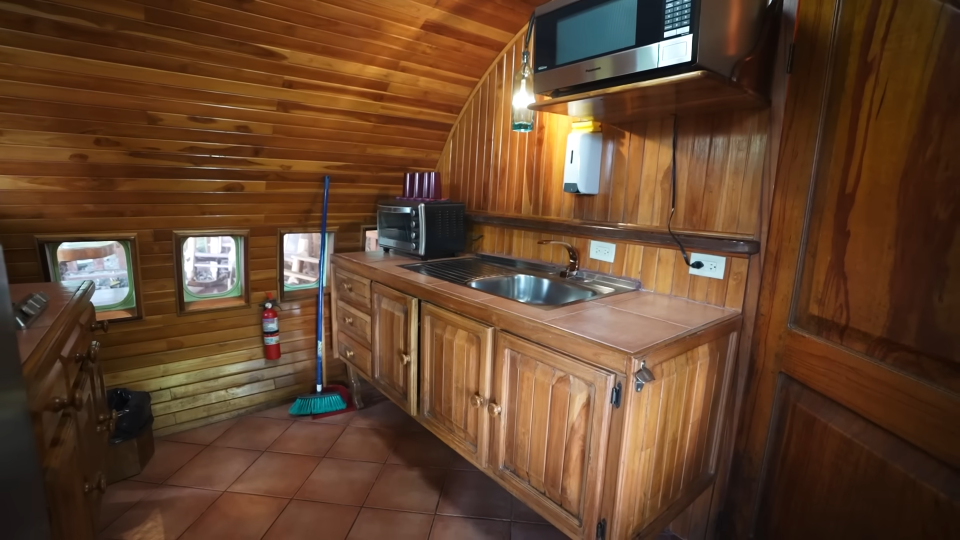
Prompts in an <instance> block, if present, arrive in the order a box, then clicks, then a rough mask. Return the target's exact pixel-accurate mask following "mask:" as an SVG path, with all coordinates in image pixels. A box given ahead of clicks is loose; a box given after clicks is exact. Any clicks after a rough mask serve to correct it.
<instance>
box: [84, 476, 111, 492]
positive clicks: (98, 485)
mask: <svg viewBox="0 0 960 540" xmlns="http://www.w3.org/2000/svg"><path fill="white" fill-rule="evenodd" d="M94 491H99V492H100V493H106V491H107V477H106V476H104V474H103V473H97V479H96V480H94V481H93V482H84V483H83V492H84V493H88V494H89V493H93V492H94Z"/></svg>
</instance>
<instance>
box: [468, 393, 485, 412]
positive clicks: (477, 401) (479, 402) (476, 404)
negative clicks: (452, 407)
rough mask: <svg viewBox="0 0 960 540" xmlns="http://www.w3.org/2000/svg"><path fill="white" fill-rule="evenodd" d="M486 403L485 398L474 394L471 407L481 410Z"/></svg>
mask: <svg viewBox="0 0 960 540" xmlns="http://www.w3.org/2000/svg"><path fill="white" fill-rule="evenodd" d="M484 401H486V400H485V399H483V396H481V395H480V394H474V395H473V397H471V398H470V406H472V407H473V408H474V409H479V408H480V407H483V403H484Z"/></svg>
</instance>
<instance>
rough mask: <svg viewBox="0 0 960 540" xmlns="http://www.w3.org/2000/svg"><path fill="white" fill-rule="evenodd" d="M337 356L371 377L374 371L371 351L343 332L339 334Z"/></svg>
mask: <svg viewBox="0 0 960 540" xmlns="http://www.w3.org/2000/svg"><path fill="white" fill-rule="evenodd" d="M337 356H339V357H340V359H341V360H344V361H346V362H349V363H350V364H352V365H353V366H354V367H355V368H357V369H358V370H360V371H361V372H362V373H363V374H364V375H366V376H367V377H369V376H370V372H371V369H372V364H371V357H372V355H371V354H370V349H368V348H367V347H364V346H363V345H362V344H361V343H360V342H358V341H357V340H355V339H353V338H352V337H350V336H349V335H347V334H345V333H343V332H340V333H338V334H337Z"/></svg>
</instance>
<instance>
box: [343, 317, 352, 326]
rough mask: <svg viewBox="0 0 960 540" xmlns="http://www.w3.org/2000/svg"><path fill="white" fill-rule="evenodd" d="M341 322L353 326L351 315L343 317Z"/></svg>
mask: <svg viewBox="0 0 960 540" xmlns="http://www.w3.org/2000/svg"><path fill="white" fill-rule="evenodd" d="M343 322H344V323H346V324H349V325H350V326H353V317H344V318H343Z"/></svg>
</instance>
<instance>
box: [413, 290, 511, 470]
mask: <svg viewBox="0 0 960 540" xmlns="http://www.w3.org/2000/svg"><path fill="white" fill-rule="evenodd" d="M420 336H421V337H420V349H421V355H420V371H421V386H420V418H421V419H422V420H423V422H424V423H425V424H427V425H428V426H430V427H431V428H433V430H434V432H435V433H437V435H438V436H439V437H440V438H441V439H443V441H444V442H446V443H447V444H449V445H451V446H454V447H456V448H457V449H458V450H460V452H462V453H464V454H467V455H469V456H470V457H472V458H473V459H474V460H475V461H476V462H477V463H478V464H480V466H485V465H486V459H487V434H488V433H487V424H488V420H487V418H488V416H487V414H486V402H487V398H488V396H489V395H490V375H491V370H492V367H493V362H492V358H491V355H492V354H493V327H490V326H487V325H485V324H481V323H479V322H476V321H473V320H470V319H467V318H465V317H461V316H460V315H457V314H455V313H451V312H449V311H447V310H445V309H440V308H438V307H436V306H434V305H431V304H423V313H422V315H421V318H420Z"/></svg>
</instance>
